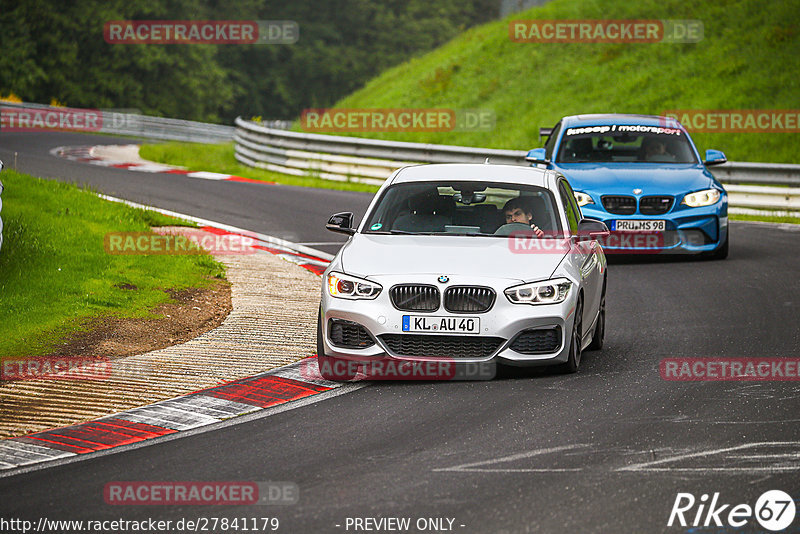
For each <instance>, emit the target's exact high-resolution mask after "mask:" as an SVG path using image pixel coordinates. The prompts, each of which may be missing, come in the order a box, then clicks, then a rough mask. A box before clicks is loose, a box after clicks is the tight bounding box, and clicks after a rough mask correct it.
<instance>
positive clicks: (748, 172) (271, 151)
mask: <svg viewBox="0 0 800 534" xmlns="http://www.w3.org/2000/svg"><path fill="white" fill-rule="evenodd" d="M234 141H235V148H236V152H235V157H236V159H237V160H238V161H239V162H240V163H242V164H244V165H248V166H250V167H258V168H261V169H267V170H271V171H276V172H281V173H285V174H293V175H298V176H303V175H310V176H318V177H320V178H325V179H329V180H338V181H353V182H362V183H368V184H375V185H380V184H381V183H383V181H384V180H385V179H386V178H387V177H388V176H389V175H390V174H391V173H392V172H393V171H394V170H395V169H398V168H400V167H402V166H403V165H408V164H415V163H482V162H484V161H485V160H486V158H489V161H490V162H491V163H496V164H507V165H529V163H528V162H527V161H525V156H526V154H527V152H526V151H521V150H497V149H491V148H473V147H462V146H452V145H433V144H423V143H404V142H398V141H383V140H378V139H364V138H359V137H346V136H337V135H321V134H307V133H299V132H289V131H282V130H277V129H274V128H268V127H266V126H264V125H263V124H258V123H254V122H251V121H246V120H243V119H242V118H241V117H239V118H237V119H236V135H235V136H234ZM711 170H712V172H713V173H714V176H716V177H717V179H719V180H720V181H721V182H722V183H724V184H726V188H725V189H726V190H727V191H728V197H729V202H730V204H731V206H732V207H736V208H747V209H767V210H784V211H790V212H793V211H798V212H800V187H798V188H795V187H765V186H793V185H797V186H800V165H790V164H775V163H748V162H728V163H725V164H723V165H719V166H715V167H712V168H711ZM740 184H759V185H740Z"/></svg>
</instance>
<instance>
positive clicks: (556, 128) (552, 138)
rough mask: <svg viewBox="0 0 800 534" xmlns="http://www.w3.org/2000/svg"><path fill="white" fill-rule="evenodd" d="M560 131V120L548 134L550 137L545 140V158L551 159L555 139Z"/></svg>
mask: <svg viewBox="0 0 800 534" xmlns="http://www.w3.org/2000/svg"><path fill="white" fill-rule="evenodd" d="M560 131H561V122H559V123H558V124H556V125H555V126H554V127H553V133H551V134H550V137H548V138H547V142H546V143H545V144H544V157H545V159H552V157H553V148H555V146H556V139H558V133H559V132H560Z"/></svg>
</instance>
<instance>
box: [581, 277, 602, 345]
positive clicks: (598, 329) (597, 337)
mask: <svg viewBox="0 0 800 534" xmlns="http://www.w3.org/2000/svg"><path fill="white" fill-rule="evenodd" d="M605 337H606V283H605V281H603V294H602V295H601V296H600V311H599V312H598V314H597V324H595V325H594V334H592V342H591V343H589V346H588V347H586V350H600V349H602V348H603V339H604V338H605Z"/></svg>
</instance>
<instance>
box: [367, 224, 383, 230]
mask: <svg viewBox="0 0 800 534" xmlns="http://www.w3.org/2000/svg"><path fill="white" fill-rule="evenodd" d="M382 227H383V223H375V224H373V225H372V226H370V227H369V229H370V230H380V229H381V228H382Z"/></svg>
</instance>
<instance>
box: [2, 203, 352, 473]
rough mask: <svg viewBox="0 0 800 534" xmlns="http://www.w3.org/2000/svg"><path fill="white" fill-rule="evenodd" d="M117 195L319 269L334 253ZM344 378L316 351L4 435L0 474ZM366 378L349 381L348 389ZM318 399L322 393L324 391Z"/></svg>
mask: <svg viewBox="0 0 800 534" xmlns="http://www.w3.org/2000/svg"><path fill="white" fill-rule="evenodd" d="M99 196H100V197H101V198H104V199H106V200H110V201H113V202H121V203H124V204H127V205H129V206H133V207H136V208H142V209H147V210H151V211H156V212H159V213H162V214H164V215H169V216H172V217H177V218H181V219H184V220H189V221H192V222H196V223H198V224H200V225H202V229H203V230H206V231H209V232H212V233H215V234H218V235H230V234H234V235H241V236H247V237H250V238H251V239H253V240H254V241H255V244H254V245H253V247H254V248H256V249H258V250H261V251H263V252H265V253H271V254H275V255H278V256H280V257H281V258H283V259H285V260H287V261H290V262H292V263H295V264H297V265H299V266H300V267H303V268H305V269H307V270H309V271H311V272H313V273H315V274H318V275H321V274H322V272H323V271H324V270H325V268H326V267H327V265H328V263H329V262H330V260H331V259H332V258H333V256H332V255H330V254H326V253H324V252H321V251H318V250H316V249H312V248H310V247H306V246H303V245H299V244H297V243H292V242H290V241H285V240H283V239H279V238H277V237H273V236H269V235H264V234H259V233H256V232H250V231H248V230H243V229H241V228H237V227H235V226H230V225H226V224H222V223H217V222H214V221H209V220H207V219H201V218H199V217H193V216H190V215H185V214H182V213H177V212H173V211H169V210H163V209H159V208H154V207H152V206H146V205H144V204H138V203H136V202H130V201H127V200H123V199H119V198H115V197H109V196H106V195H99ZM342 386H345V384H342V383H338V382H332V381H329V380H325V379H323V378H322V376H321V375H320V374H319V369H318V365H317V362H316V357H312V358H305V359H302V360H300V361H297V362H295V363H292V364H289V365H286V366H283V367H279V368H277V369H273V370H271V371H268V372H265V373H263V374H259V375H255V376H251V377H248V378H243V379H240V380H235V381H233V382H229V383H227V384H223V385H220V386H215V387H212V388H208V389H204V390H200V391H197V392H194V393H190V394H188V395H184V396H182V397H177V398H174V399H169V400H165V401H161V402H157V403H154V404H150V405H147V406H143V407H140V408H134V409H131V410H127V411H125V412H121V413H118V414H115V415H111V416H107V417H103V418H100V419H97V420H95V421H90V422H86V423H80V424H77V425H72V426H67V427H63V428H57V429H54V430H46V431H43V432H37V433H35V434H29V435H27V436H22V437H16V438H9V439H5V440H0V476H4V473H3V472H4V471H5V472H6V473H9V474H14V472H16V471H18V470H19V469H24V468H26V467H29V466H32V465H35V464H38V463H42V462H50V461H55V460H61V461H69V460H70V459H72V458H73V457H78V456H80V455H83V454H88V453H93V452H98V451H106V450H109V449H114V448H117V447H122V446H129V445H134V444H137V443H140V442H145V441H147V440H151V439H155V438H161V437H164V436H169V435H171V434H176V433H179V432H186V431H191V430H194V429H198V428H202V427H205V426H208V425H213V424H217V423H221V422H223V421H225V420H227V419H230V418H233V417H239V416H242V415H247V414H253V413H256V412H262V411H264V410H274V409H275V408H276V407H283V405H285V404H289V403H293V404H295V405H297V406H299V405H300V404H302V401H303V400H306V399H308V398H310V397H314V396H317V395H320V394H322V393H325V392H329V391H332V390H334V389H337V388H340V387H342ZM361 387H364V385H363V384H361V385H357V384H347V387H346V388H345V389H346V390H353V389H359V388H361ZM320 400H321V399H320Z"/></svg>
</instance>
